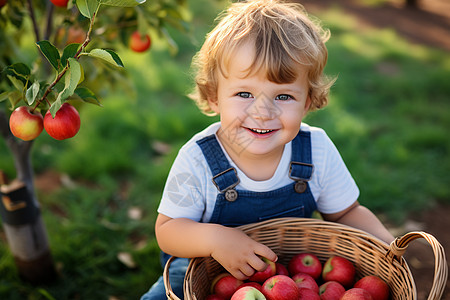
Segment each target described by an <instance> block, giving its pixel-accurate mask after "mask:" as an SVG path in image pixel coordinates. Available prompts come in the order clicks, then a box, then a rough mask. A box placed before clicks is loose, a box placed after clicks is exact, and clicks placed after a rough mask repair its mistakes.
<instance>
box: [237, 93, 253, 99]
mask: <svg viewBox="0 0 450 300" xmlns="http://www.w3.org/2000/svg"><path fill="white" fill-rule="evenodd" d="M236 95H238V96H239V97H241V98H251V97H252V94H251V93H249V92H239V93H237V94H236Z"/></svg>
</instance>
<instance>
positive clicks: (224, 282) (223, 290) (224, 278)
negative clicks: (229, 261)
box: [210, 273, 244, 299]
mask: <svg viewBox="0 0 450 300" xmlns="http://www.w3.org/2000/svg"><path fill="white" fill-rule="evenodd" d="M243 283H244V282H243V281H242V280H239V279H237V278H235V277H234V276H232V275H231V274H229V273H221V274H219V275H217V276H216V277H215V278H214V279H213V281H212V283H211V291H210V294H216V295H218V296H220V297H222V298H224V299H230V298H231V296H232V295H233V294H234V292H236V290H237V289H238V287H239V286H240V285H241V284H243Z"/></svg>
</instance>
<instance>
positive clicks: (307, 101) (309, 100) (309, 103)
mask: <svg viewBox="0 0 450 300" xmlns="http://www.w3.org/2000/svg"><path fill="white" fill-rule="evenodd" d="M311 102H312V101H311V96H309V95H308V97H307V98H306V101H305V109H304V113H303V115H304V116H305V115H306V114H307V113H308V111H309V108H310V107H311Z"/></svg>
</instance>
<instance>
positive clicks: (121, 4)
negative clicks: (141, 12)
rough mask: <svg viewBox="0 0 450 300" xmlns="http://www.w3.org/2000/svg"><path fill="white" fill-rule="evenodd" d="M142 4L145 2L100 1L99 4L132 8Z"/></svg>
mask: <svg viewBox="0 0 450 300" xmlns="http://www.w3.org/2000/svg"><path fill="white" fill-rule="evenodd" d="M144 2H145V0H100V3H101V4H105V5H111V6H121V7H133V6H136V5H139V4H142V3H144Z"/></svg>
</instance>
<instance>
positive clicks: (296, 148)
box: [289, 131, 314, 193]
mask: <svg viewBox="0 0 450 300" xmlns="http://www.w3.org/2000/svg"><path fill="white" fill-rule="evenodd" d="M313 172H314V165H313V164H312V156H311V133H310V132H308V131H300V132H299V133H298V135H297V136H296V137H295V138H294V139H293V140H292V160H291V163H290V166H289V178H291V179H292V180H295V181H297V185H296V188H295V189H296V191H297V192H300V193H301V192H303V191H304V190H305V189H306V182H307V181H309V180H310V179H311V176H312V173H313ZM302 190H303V191H302Z"/></svg>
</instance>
